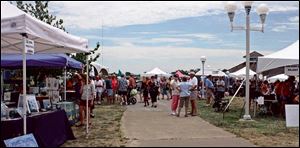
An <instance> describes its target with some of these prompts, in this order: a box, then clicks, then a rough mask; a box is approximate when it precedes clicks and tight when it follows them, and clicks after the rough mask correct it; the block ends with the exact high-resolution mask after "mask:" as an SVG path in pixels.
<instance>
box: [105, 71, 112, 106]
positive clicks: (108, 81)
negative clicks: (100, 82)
mask: <svg viewBox="0 0 300 148" xmlns="http://www.w3.org/2000/svg"><path fill="white" fill-rule="evenodd" d="M105 86H106V92H107V103H108V104H112V102H113V101H112V99H113V89H112V82H111V76H108V78H107V79H106V80H105Z"/></svg>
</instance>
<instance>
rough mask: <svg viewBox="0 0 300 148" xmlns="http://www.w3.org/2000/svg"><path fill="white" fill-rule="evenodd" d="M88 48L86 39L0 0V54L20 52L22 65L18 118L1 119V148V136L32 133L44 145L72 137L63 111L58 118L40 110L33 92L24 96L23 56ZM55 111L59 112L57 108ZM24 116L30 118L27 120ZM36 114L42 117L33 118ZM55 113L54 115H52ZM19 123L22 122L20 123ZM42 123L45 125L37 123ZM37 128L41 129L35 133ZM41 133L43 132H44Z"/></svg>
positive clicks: (60, 142) (56, 144) (24, 62)
mask: <svg viewBox="0 0 300 148" xmlns="http://www.w3.org/2000/svg"><path fill="white" fill-rule="evenodd" d="M89 51H90V50H88V41H87V40H86V39H84V38H80V37H76V36H73V35H70V34H68V33H66V32H64V31H63V30H60V29H58V28H55V27H53V26H51V25H49V24H46V23H45V22H42V21H40V20H38V19H36V18H34V17H32V16H31V15H29V14H27V13H25V12H23V11H21V10H19V9H18V8H17V7H15V6H13V5H11V4H10V3H9V2H6V1H1V55H2V54H8V53H14V54H22V68H23V71H22V77H23V78H22V79H21V80H22V82H23V83H22V87H23V90H22V97H19V101H18V106H19V107H20V109H19V110H18V111H20V116H21V117H19V118H15V119H11V118H9V117H8V118H6V119H3V120H2V118H1V140H2V145H1V146H2V147H4V146H3V139H7V138H14V137H16V136H20V135H22V134H24V135H26V134H27V133H33V135H34V137H35V139H37V142H38V145H39V146H45V147H50V146H51V147H52V146H53V147H56V146H60V145H61V144H63V143H64V142H65V140H67V139H73V138H74V137H72V136H66V133H67V131H70V125H69V124H65V125H64V123H66V122H63V121H66V120H65V119H66V118H67V117H66V114H65V113H62V114H60V115H61V116H60V118H54V117H53V116H51V115H53V114H51V112H39V108H38V105H37V103H36V100H35V99H32V95H27V90H26V86H27V82H26V78H27V76H26V71H27V70H26V68H27V63H26V62H27V60H26V59H27V58H28V57H27V56H28V55H29V54H36V53H87V52H89ZM55 82H57V81H55ZM54 84H57V83H54ZM2 106H4V105H2V103H1V110H2ZM29 111H30V112H29ZM28 112H29V113H30V115H29V114H28ZM1 113H2V111H1ZM18 113H19V112H18ZM54 113H55V112H54ZM56 113H61V112H59V111H58V112H56ZM41 114H42V115H41ZM27 116H28V117H29V118H28V123H27ZM33 116H34V117H33ZM37 116H39V117H38V118H40V119H41V120H36V119H34V118H35V117H37ZM57 116H58V115H55V117H57ZM46 120H51V121H52V122H47V121H46ZM14 121H16V122H14ZM22 122H23V125H22V124H21V123H22ZM53 122H55V123H57V124H60V126H62V127H65V128H64V129H59V128H56V127H57V126H54V124H53V125H52V123H53ZM41 123H44V124H42V125H40V124H41ZM48 124H51V125H48ZM38 125H39V126H38ZM87 126H88V125H87ZM37 128H39V130H41V129H42V130H44V131H43V132H37V130H38V129H37ZM2 129H8V130H9V129H11V130H15V132H14V133H13V134H11V133H9V132H8V131H6V132H5V133H2V131H5V130H2ZM87 129H88V128H87ZM71 132H72V130H71ZM40 133H43V135H41V134H40ZM61 136H63V137H64V138H62V137H61ZM39 139H40V140H39ZM44 140H46V141H44ZM50 143H52V144H50Z"/></svg>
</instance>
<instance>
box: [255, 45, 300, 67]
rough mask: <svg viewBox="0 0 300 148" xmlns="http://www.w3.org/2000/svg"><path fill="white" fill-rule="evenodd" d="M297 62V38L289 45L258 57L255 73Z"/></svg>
mask: <svg viewBox="0 0 300 148" xmlns="http://www.w3.org/2000/svg"><path fill="white" fill-rule="evenodd" d="M297 64H299V40H297V41H296V42H295V43H293V44H291V45H290V46H288V47H286V48H284V49H282V50H279V51H277V52H275V53H272V54H270V55H267V56H263V57H258V62H257V70H256V72H257V73H262V72H264V71H268V70H272V69H275V68H279V67H284V66H288V65H297Z"/></svg>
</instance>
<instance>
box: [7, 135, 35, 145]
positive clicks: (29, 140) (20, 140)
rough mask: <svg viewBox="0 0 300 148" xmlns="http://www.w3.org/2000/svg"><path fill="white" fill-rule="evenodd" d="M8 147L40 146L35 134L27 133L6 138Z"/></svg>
mask: <svg viewBox="0 0 300 148" xmlns="http://www.w3.org/2000/svg"><path fill="white" fill-rule="evenodd" d="M4 143H5V145H6V147H38V144H37V142H36V140H35V138H34V136H33V134H27V135H23V136H19V137H15V138H11V139H7V140H4Z"/></svg>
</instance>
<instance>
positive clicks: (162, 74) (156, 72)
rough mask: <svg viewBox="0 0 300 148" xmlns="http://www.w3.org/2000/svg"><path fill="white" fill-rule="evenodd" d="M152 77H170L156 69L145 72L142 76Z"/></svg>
mask: <svg viewBox="0 0 300 148" xmlns="http://www.w3.org/2000/svg"><path fill="white" fill-rule="evenodd" d="M153 75H157V76H165V77H169V76H171V74H168V73H166V72H164V71H162V70H161V69H159V68H158V67H156V68H154V69H152V70H151V71H148V72H146V74H143V76H153Z"/></svg>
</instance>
